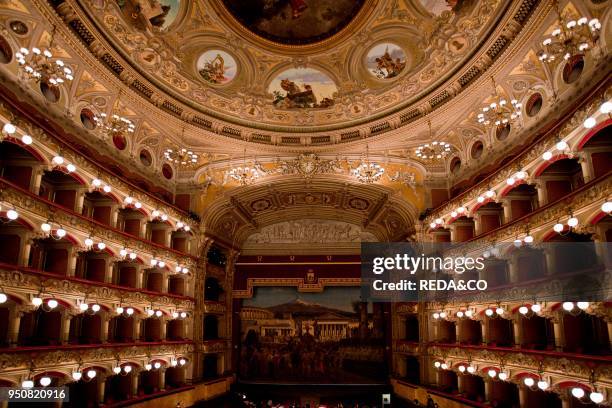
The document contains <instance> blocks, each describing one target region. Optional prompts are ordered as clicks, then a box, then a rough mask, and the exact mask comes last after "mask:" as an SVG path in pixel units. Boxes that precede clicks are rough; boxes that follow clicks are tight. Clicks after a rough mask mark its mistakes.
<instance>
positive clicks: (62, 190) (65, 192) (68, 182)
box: [38, 170, 83, 212]
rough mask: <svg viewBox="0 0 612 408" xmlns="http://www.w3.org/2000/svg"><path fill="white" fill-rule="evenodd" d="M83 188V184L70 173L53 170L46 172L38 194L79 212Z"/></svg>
mask: <svg viewBox="0 0 612 408" xmlns="http://www.w3.org/2000/svg"><path fill="white" fill-rule="evenodd" d="M82 189H83V185H82V184H81V183H80V182H79V181H78V180H77V179H75V178H74V177H73V176H71V175H70V174H66V173H64V172H63V171H60V170H51V171H45V172H44V174H43V176H42V181H41V183H40V191H39V192H38V195H39V196H41V197H43V198H45V199H47V200H49V201H53V202H54V203H55V204H57V205H59V206H62V207H64V208H66V209H68V210H70V211H77V212H79V211H80V209H79V208H77V207H78V205H77V204H79V205H80V203H78V198H79V193H80V191H81V190H82Z"/></svg>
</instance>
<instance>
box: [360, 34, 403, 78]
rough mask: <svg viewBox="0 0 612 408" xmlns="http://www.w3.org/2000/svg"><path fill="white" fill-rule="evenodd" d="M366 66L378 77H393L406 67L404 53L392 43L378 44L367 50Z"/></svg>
mask: <svg viewBox="0 0 612 408" xmlns="http://www.w3.org/2000/svg"><path fill="white" fill-rule="evenodd" d="M366 66H367V68H368V71H370V73H371V74H372V75H374V76H375V77H376V78H378V79H390V78H395V77H397V76H398V75H399V74H400V73H401V72H402V71H403V70H404V68H405V67H406V53H404V50H402V49H401V48H400V47H398V46H397V45H395V44H392V43H387V42H385V43H382V44H378V45H376V46H374V47H373V48H372V49H370V51H369V52H368V55H367V56H366Z"/></svg>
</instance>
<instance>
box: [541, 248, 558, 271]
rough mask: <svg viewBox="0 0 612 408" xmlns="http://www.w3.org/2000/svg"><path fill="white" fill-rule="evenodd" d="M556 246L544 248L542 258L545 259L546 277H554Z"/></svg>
mask: <svg viewBox="0 0 612 408" xmlns="http://www.w3.org/2000/svg"><path fill="white" fill-rule="evenodd" d="M555 248H556V246H553V247H552V248H551V247H546V248H544V257H545V258H546V275H547V276H550V275H554V274H555V272H556V271H557V257H556V254H555Z"/></svg>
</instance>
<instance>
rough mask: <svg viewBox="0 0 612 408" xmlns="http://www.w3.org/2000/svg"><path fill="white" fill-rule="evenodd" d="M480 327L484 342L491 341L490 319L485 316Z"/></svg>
mask: <svg viewBox="0 0 612 408" xmlns="http://www.w3.org/2000/svg"><path fill="white" fill-rule="evenodd" d="M480 329H481V330H482V344H484V345H487V344H488V343H489V320H488V319H487V318H486V317H485V318H483V319H482V320H481V321H480Z"/></svg>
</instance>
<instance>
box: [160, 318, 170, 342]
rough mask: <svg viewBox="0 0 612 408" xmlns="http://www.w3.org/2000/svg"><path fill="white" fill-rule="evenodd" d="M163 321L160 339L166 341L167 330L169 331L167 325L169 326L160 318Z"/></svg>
mask: <svg viewBox="0 0 612 408" xmlns="http://www.w3.org/2000/svg"><path fill="white" fill-rule="evenodd" d="M160 320H161V324H160V325H159V330H160V333H159V338H160V340H161V341H166V330H167V325H168V321H167V320H166V319H165V318H160Z"/></svg>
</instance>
